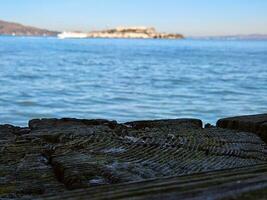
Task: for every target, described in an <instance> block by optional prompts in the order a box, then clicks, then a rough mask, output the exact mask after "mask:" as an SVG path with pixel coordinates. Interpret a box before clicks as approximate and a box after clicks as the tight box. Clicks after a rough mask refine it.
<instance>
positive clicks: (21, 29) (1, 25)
mask: <svg viewBox="0 0 267 200" xmlns="http://www.w3.org/2000/svg"><path fill="white" fill-rule="evenodd" d="M58 34H59V32H57V31H49V30H45V29H39V28H35V27H31V26H24V25H22V24H18V23H13V22H6V21H2V20H0V35H13V36H57V35H58Z"/></svg>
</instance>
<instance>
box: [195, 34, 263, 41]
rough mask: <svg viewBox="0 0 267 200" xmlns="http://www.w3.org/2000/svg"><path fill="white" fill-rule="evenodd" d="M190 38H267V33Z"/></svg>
mask: <svg viewBox="0 0 267 200" xmlns="http://www.w3.org/2000/svg"><path fill="white" fill-rule="evenodd" d="M192 38H193V39H206V40H267V34H251V35H226V36H203V37H192Z"/></svg>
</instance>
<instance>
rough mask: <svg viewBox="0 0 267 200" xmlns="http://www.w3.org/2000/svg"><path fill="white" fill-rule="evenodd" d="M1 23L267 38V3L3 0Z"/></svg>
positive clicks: (254, 0) (231, 0) (234, 0)
mask: <svg viewBox="0 0 267 200" xmlns="http://www.w3.org/2000/svg"><path fill="white" fill-rule="evenodd" d="M0 1H1V2H0V19H1V20H6V21H12V22H19V23H23V24H26V25H31V26H36V27H40V28H47V29H51V30H57V31H92V30H102V29H106V28H114V27H117V26H153V27H155V28H157V30H158V31H162V32H172V33H182V34H184V35H186V36H212V35H235V34H254V33H257V34H267V0H0Z"/></svg>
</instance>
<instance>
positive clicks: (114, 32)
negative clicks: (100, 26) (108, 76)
mask: <svg viewBox="0 0 267 200" xmlns="http://www.w3.org/2000/svg"><path fill="white" fill-rule="evenodd" d="M58 37H59V38H61V39H65V38H141V39H183V38H184V36H183V35H181V34H172V33H159V32H157V31H156V29H155V28H153V27H117V28H115V29H108V30H103V31H92V32H89V33H81V32H63V33H61V34H59V35H58Z"/></svg>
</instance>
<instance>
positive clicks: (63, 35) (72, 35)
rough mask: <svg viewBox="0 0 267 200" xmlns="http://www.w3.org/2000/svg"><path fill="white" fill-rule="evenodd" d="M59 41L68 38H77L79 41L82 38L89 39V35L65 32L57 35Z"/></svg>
mask: <svg viewBox="0 0 267 200" xmlns="http://www.w3.org/2000/svg"><path fill="white" fill-rule="evenodd" d="M57 37H58V38H59V39H67V38H74V39H75V38H77V39H82V38H87V37H88V35H87V34H86V33H80V32H63V33H60V34H58V35H57Z"/></svg>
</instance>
